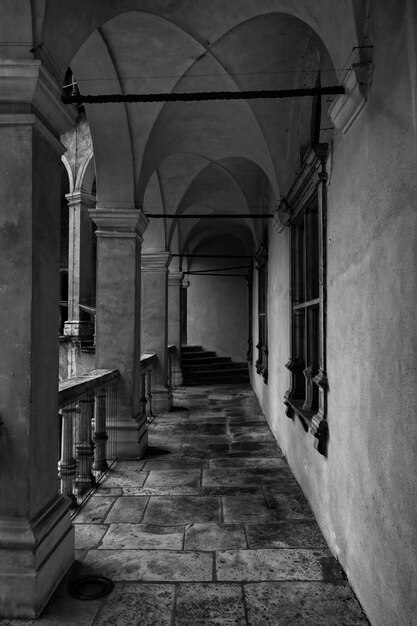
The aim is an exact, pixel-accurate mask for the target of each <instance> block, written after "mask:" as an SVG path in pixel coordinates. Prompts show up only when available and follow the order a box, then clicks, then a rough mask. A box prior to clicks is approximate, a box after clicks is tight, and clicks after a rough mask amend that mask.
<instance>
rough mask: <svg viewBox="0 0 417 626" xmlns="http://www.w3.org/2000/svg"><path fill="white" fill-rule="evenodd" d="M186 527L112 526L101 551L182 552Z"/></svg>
mask: <svg viewBox="0 0 417 626" xmlns="http://www.w3.org/2000/svg"><path fill="white" fill-rule="evenodd" d="M183 543H184V526H159V525H158V526H157V525H155V524H111V525H110V527H109V529H108V532H107V534H106V535H105V537H104V538H103V541H102V543H101V545H100V549H107V550H147V549H148V550H182V547H183Z"/></svg>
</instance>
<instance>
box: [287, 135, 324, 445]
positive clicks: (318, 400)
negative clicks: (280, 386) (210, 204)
mask: <svg viewBox="0 0 417 626" xmlns="http://www.w3.org/2000/svg"><path fill="white" fill-rule="evenodd" d="M328 154H329V147H328V144H314V145H313V146H311V148H310V149H309V150H308V152H307V153H306V156H305V158H304V160H303V163H302V167H301V170H300V173H299V175H298V177H297V180H296V181H295V183H294V185H293V186H292V188H291V190H290V192H289V194H288V196H287V198H286V201H287V203H288V206H289V207H290V218H289V227H290V231H291V242H290V244H291V245H290V346H291V354H290V357H289V360H288V362H287V363H286V367H287V369H288V370H289V371H290V374H291V383H290V387H289V389H288V390H287V391H286V393H285V396H284V404H285V406H286V415H287V416H288V417H289V418H290V419H294V418H295V417H298V418H299V419H300V421H301V423H302V425H303V428H304V430H305V431H306V432H310V433H311V434H312V435H313V436H314V445H315V448H316V449H317V451H318V452H319V453H320V454H322V455H326V454H327V442H328V435H329V429H328V422H327V393H328V388H329V387H328V379H327V371H326V304H327V292H326V270H327V254H326V219H327V180H328V175H327V171H326V163H327V159H328ZM315 212H316V215H317V231H316V232H315V233H314V234H315V237H316V245H315V246H314V245H311V244H312V241H311V240H308V239H307V232H306V231H307V230H308V229H309V226H308V223H309V215H313V214H314V213H315ZM301 221H303V228H304V233H303V240H304V241H303V244H302V245H303V254H304V255H305V252H306V248H307V246H309V249H310V251H311V250H312V248H314V249H315V250H316V254H317V257H318V258H317V261H316V271H317V277H315V280H316V281H317V285H316V288H317V291H316V292H315V293H314V295H315V296H316V297H313V298H309V294H307V293H306V289H307V285H308V284H310V283H308V282H307V283H306V282H304V284H303V285H302V290H303V297H304V300H302V301H300V299H299V298H300V291H301V289H300V281H301V279H300V276H299V275H298V276H297V272H298V273H299V272H300V256H301V254H300V250H299V248H300V237H299V234H300V233H299V231H300V222H301ZM313 221H314V220H310V222H311V223H310V227H312V226H313ZM310 230H311V231H312V232H314V228H312V229H310ZM309 234H311V232H310V233H309ZM297 236H298V239H297ZM297 246H298V247H297ZM313 255H314V252H313ZM309 269H311V268H310V267H309V266H308V264H307V263H306V259H305V257H304V258H303V268H302V272H303V280H304V281H305V279H306V275H307V273H308V271H309ZM310 295H311V294H310ZM298 312H299V313H298ZM303 315H304V322H305V320H306V319H307V316H309V317H310V323H311V324H312V326H314V324H315V325H316V328H315V334H314V333H313V332H312V331H311V328H310V331H309V330H308V328H307V325H306V324H304V326H302V322H303V319H302V316H303ZM311 319H313V320H315V321H313V322H311ZM309 332H310V335H309ZM300 338H301V340H300ZM308 350H310V353H309V354H310V355H311V353H312V354H313V356H312V357H311V356H309V357H308V358H307V359H305V358H304V357H305V353H306V351H308ZM300 352H302V358H300ZM309 359H311V361H312V362H307V361H308V360H309ZM303 379H304V381H303ZM302 382H304V384H302Z"/></svg>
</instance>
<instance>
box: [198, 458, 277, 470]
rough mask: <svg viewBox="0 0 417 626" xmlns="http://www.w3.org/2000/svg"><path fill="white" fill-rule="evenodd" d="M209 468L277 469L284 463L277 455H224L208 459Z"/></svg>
mask: <svg viewBox="0 0 417 626" xmlns="http://www.w3.org/2000/svg"><path fill="white" fill-rule="evenodd" d="M209 463H210V469H222V468H226V467H242V468H244V467H256V468H262V469H279V468H281V467H285V466H286V463H285V462H284V461H283V459H280V458H278V457H266V458H263V457H253V458H251V457H247V456H224V457H218V458H217V459H211V460H210V461H209Z"/></svg>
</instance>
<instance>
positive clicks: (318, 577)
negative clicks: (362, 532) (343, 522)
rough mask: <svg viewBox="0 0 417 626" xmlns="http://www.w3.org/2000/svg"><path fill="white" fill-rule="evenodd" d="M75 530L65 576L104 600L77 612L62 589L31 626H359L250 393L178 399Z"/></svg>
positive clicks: (212, 392) (217, 390)
mask: <svg viewBox="0 0 417 626" xmlns="http://www.w3.org/2000/svg"><path fill="white" fill-rule="evenodd" d="M74 522H75V527H76V544H77V563H76V566H75V568H74V570H73V571H72V572H71V575H70V576H74V575H77V574H80V575H81V574H86V573H91V572H94V573H96V574H100V575H103V576H108V577H109V578H111V579H112V580H113V581H114V582H115V588H114V591H113V592H112V593H111V594H110V595H109V596H107V598H105V599H103V600H100V601H79V600H75V599H73V598H71V597H70V596H69V594H68V590H67V585H66V582H67V581H65V582H64V583H63V584H62V585H61V586H60V587H59V589H58V591H57V592H56V594H55V595H54V597H53V599H52V600H51V602H50V603H49V605H48V607H47V608H46V609H45V611H44V613H43V615H42V617H41V618H40V619H38V620H37V621H36V624H37V625H39V626H43V625H45V626H46V625H48V626H52V625H58V624H59V625H62V626H67V625H68V626H69V625H71V626H84V625H85V626H90V625H94V626H116V625H117V626H124V625H125V626H136V625H137V626H139V625H140V626H150V625H151V624H152V625H155V626H168V625H170V626H174V625H175V626H180V625H181V626H197V625H200V624H201V625H210V624H213V625H215V624H217V625H218V624H222V625H224V626H228V625H232V624H242V625H243V624H250V625H251V626H255V625H264V624H272V625H279V626H281V625H288V626H297V625H299V626H301V625H302V626H307V625H308V626H342V625H346V626H348V625H349V626H354V625H359V624H361V625H365V624H368V622H367V620H366V618H365V616H364V614H363V613H362V610H361V607H360V605H359V603H358V601H357V600H356V598H355V596H354V594H353V592H352V589H351V587H350V586H349V584H347V582H346V580H345V578H344V575H343V572H342V571H341V569H340V568H339V566H338V564H337V562H336V561H335V560H334V559H333V557H332V556H331V554H330V552H329V550H328V549H327V547H326V544H325V541H324V539H323V537H322V535H321V533H320V530H319V528H318V526H317V524H316V522H315V520H314V517H313V515H312V513H311V510H310V509H309V506H308V504H307V502H306V500H305V498H304V497H303V494H302V492H301V490H300V488H299V486H298V484H297V482H296V481H295V479H294V478H293V476H292V474H291V471H290V469H289V467H288V465H287V463H286V461H285V459H284V458H283V455H282V453H281V452H280V450H279V448H278V447H277V445H276V443H275V440H274V439H273V437H272V435H271V433H270V431H269V428H268V425H267V423H266V421H265V418H264V416H263V415H262V412H261V410H260V408H259V405H258V403H257V401H256V398H255V396H254V395H253V392H252V391H251V390H250V388H249V386H246V387H242V386H239V387H236V386H231V387H225V386H222V387H200V388H195V387H194V388H188V389H185V388H182V389H180V390H179V391H177V392H176V407H175V410H174V411H173V412H171V413H165V414H161V415H158V416H157V417H156V418H155V420H154V421H153V422H152V424H151V426H150V448H149V451H148V454H147V456H146V458H145V459H143V460H140V461H133V462H121V463H119V464H118V465H117V466H116V468H115V470H114V471H113V472H112V474H110V475H109V476H108V478H107V479H106V480H105V481H104V482H103V483H102V484H101V486H100V487H99V489H98V491H97V492H96V493H95V495H93V497H91V498H90V500H89V501H88V503H87V504H86V505H85V506H84V508H83V509H82V510H81V511H80V513H79V514H78V515H77V517H76V518H75V520H74ZM0 623H1V624H3V625H6V624H20V625H22V624H29V623H32V624H33V623H34V622H33V621H21V620H19V621H17V620H14V621H13V620H0Z"/></svg>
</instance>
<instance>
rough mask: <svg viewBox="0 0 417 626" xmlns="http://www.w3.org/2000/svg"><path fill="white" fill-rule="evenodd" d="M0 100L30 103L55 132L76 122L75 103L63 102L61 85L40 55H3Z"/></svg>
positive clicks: (59, 131)
mask: <svg viewBox="0 0 417 626" xmlns="http://www.w3.org/2000/svg"><path fill="white" fill-rule="evenodd" d="M0 102H1V103H3V104H10V105H15V104H17V103H22V104H29V105H31V108H32V111H33V112H34V113H36V114H37V115H39V116H40V118H41V119H42V121H43V123H44V124H45V125H46V126H47V127H48V128H49V130H51V131H52V132H53V133H54V135H55V136H60V135H62V134H63V133H65V132H66V131H67V130H69V129H70V128H72V127H73V126H74V124H75V120H76V110H75V107H71V106H67V105H64V104H62V102H61V86H60V85H59V84H58V83H57V82H56V80H55V79H54V78H53V76H52V75H51V74H50V73H49V71H48V70H47V69H46V68H45V66H44V65H42V63H41V61H40V60H38V59H32V60H29V59H24V60H23V59H22V60H15V59H0ZM11 112H15V111H13V107H11Z"/></svg>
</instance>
